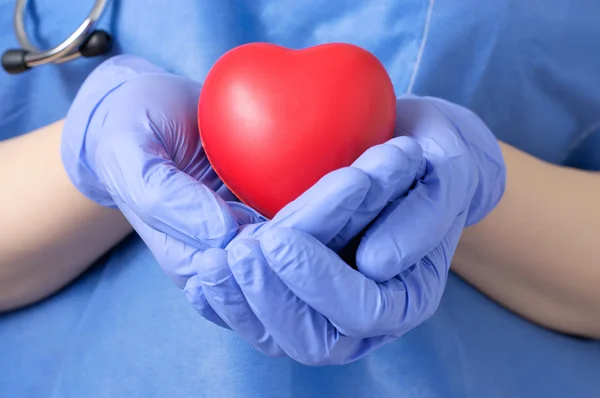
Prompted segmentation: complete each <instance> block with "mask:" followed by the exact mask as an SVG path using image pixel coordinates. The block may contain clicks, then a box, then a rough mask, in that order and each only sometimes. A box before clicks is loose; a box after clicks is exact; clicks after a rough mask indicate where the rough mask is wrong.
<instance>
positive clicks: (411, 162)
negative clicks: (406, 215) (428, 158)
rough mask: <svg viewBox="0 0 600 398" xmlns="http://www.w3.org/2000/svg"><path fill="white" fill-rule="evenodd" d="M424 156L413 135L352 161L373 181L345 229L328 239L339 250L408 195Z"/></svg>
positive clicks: (373, 148) (398, 139) (422, 169)
mask: <svg viewBox="0 0 600 398" xmlns="http://www.w3.org/2000/svg"><path fill="white" fill-rule="evenodd" d="M424 166H425V160H424V158H423V151H422V149H421V147H420V146H419V144H418V143H417V142H416V141H415V140H414V139H412V138H410V137H396V138H394V139H392V140H390V141H388V142H387V143H385V144H382V145H377V146H374V147H372V148H370V149H368V150H367V151H366V152H365V153H364V154H363V155H362V156H361V157H360V158H358V159H357V160H356V161H355V162H354V163H353V165H352V167H355V168H357V169H360V170H362V171H364V172H365V173H366V174H367V176H368V177H369V179H370V181H371V186H370V189H369V191H368V193H367V195H366V197H365V199H364V200H363V202H362V203H361V204H360V206H359V207H358V208H357V209H356V211H355V212H354V214H353V215H352V217H350V220H349V221H348V223H346V225H345V226H344V227H343V228H342V230H341V231H340V232H339V234H337V235H336V236H335V238H334V239H333V240H332V241H331V242H330V243H329V245H328V246H329V247H330V248H331V249H332V250H334V251H338V250H340V249H341V248H343V247H344V246H346V245H347V244H348V242H349V241H350V240H351V239H352V238H353V237H355V236H357V235H358V234H359V233H360V232H361V231H362V230H363V229H364V228H365V227H366V226H367V225H368V224H369V223H370V222H372V221H373V219H375V217H376V216H377V215H378V214H379V212H380V211H381V210H382V209H383V208H384V207H385V206H386V205H387V204H388V203H389V202H392V201H394V200H396V199H398V198H399V197H400V196H402V195H405V194H406V192H407V191H408V190H409V189H410V187H411V186H412V185H413V184H414V182H415V180H416V179H417V178H419V175H418V174H419V173H421V174H422V173H423V171H424Z"/></svg>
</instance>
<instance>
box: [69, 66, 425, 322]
mask: <svg viewBox="0 0 600 398" xmlns="http://www.w3.org/2000/svg"><path fill="white" fill-rule="evenodd" d="M200 89H201V85H200V84H198V83H197V82H194V81H191V80H188V79H185V78H181V77H178V76H174V75H172V74H168V73H167V72H165V71H164V70H162V69H160V68H158V67H156V66H154V65H152V64H150V63H148V62H147V61H145V60H142V59H140V58H136V57H131V56H119V57H115V58H112V59H110V60H108V61H106V62H104V63H103V64H101V65H100V66H99V67H98V68H96V69H95V70H94V72H93V73H92V74H91V75H90V76H89V77H88V79H87V80H86V81H85V82H84V84H83V86H82V87H81V89H80V91H79V92H78V94H77V96H76V98H75V101H74V103H73V105H72V106H71V108H70V110H69V113H68V115H67V118H66V121H65V127H64V133H63V142H62V158H63V163H64V165H65V168H66V170H67V173H68V174H69V176H70V178H71V180H72V181H73V183H74V185H75V186H76V187H77V188H78V189H79V190H80V191H81V192H82V193H83V194H84V195H86V196H87V197H88V198H90V199H91V200H93V201H95V202H97V203H99V204H102V205H104V206H109V207H118V208H119V209H120V210H121V211H122V212H123V214H124V215H125V216H126V217H127V219H128V220H129V222H130V223H131V225H132V226H133V228H134V229H135V230H136V232H137V233H138V234H139V235H140V236H141V238H142V239H143V240H144V242H145V243H146V244H147V246H148V247H149V248H150V250H151V251H152V253H153V255H154V256H155V258H156V259H157V261H158V263H159V264H160V266H161V267H162V268H163V269H164V271H165V272H166V273H167V274H168V275H169V276H170V277H171V278H172V279H173V281H174V282H175V283H176V285H177V286H179V287H180V288H183V287H184V286H186V285H188V287H189V286H197V278H196V272H197V270H198V269H203V261H204V260H203V258H202V255H201V254H202V253H203V251H204V250H206V249H208V248H223V247H225V246H226V245H227V244H228V243H229V241H230V240H231V239H232V238H233V237H234V236H235V235H236V234H237V233H238V231H239V229H240V227H241V226H245V225H251V227H250V228H244V229H243V231H245V233H248V231H251V230H252V229H253V228H257V227H258V226H262V227H263V228H262V229H263V230H266V229H267V228H265V226H264V222H265V221H266V220H265V219H264V217H262V216H261V215H259V214H257V213H256V212H254V211H253V210H252V209H249V208H248V207H246V206H244V205H242V204H240V203H238V202H236V201H234V199H235V198H234V197H233V195H231V194H230V192H229V191H228V190H227V189H226V188H225V187H224V186H223V184H222V183H221V181H220V180H219V179H218V178H217V176H216V174H215V173H214V171H213V170H212V168H211V167H210V164H209V163H208V160H207V159H206V157H205V155H204V152H203V150H202V145H201V142H200V140H199V134H198V129H197V119H196V114H197V112H196V109H197V101H198V97H199V93H200ZM420 165H424V161H423V158H422V152H421V149H420V147H419V145H417V144H416V142H415V141H414V140H412V139H410V138H407V137H403V138H398V139H395V140H394V141H393V142H391V143H389V144H385V145H380V146H377V147H374V148H371V149H370V150H369V151H367V152H366V153H365V154H364V155H363V156H362V157H361V158H360V159H358V160H357V161H356V162H355V164H354V165H353V167H351V168H346V169H342V170H338V171H336V172H335V173H333V174H332V175H328V176H326V177H325V179H324V180H323V181H324V182H323V181H322V182H320V183H319V184H317V185H316V186H315V187H313V188H312V189H311V190H309V191H308V192H307V193H306V194H305V195H302V196H301V197H300V198H299V199H298V200H296V201H295V202H293V203H291V204H290V205H288V206H287V207H286V208H285V209H284V211H282V212H281V213H280V214H279V216H278V217H276V218H275V219H274V220H273V222H272V223H270V224H269V225H274V226H282V227H288V228H295V229H296V230H298V231H305V232H306V233H309V234H312V235H314V236H317V237H319V239H321V241H323V242H327V243H328V244H329V247H332V248H334V249H339V248H341V247H343V246H344V245H346V243H347V242H348V241H349V240H350V239H351V238H352V236H354V235H356V234H357V233H358V232H359V231H360V230H362V229H363V228H364V227H366V225H367V224H368V223H369V222H371V221H372V220H373V219H374V218H375V216H376V215H377V214H378V213H379V212H380V211H381V210H382V209H383V207H384V206H385V205H386V204H387V203H388V202H390V201H393V200H395V199H397V198H398V197H399V196H401V195H402V194H404V193H405V192H406V191H407V190H408V188H409V187H410V186H411V185H412V184H413V181H414V180H415V178H416V175H417V173H418V170H419V166H420ZM357 190H358V191H357ZM215 191H216V192H215ZM226 199H232V200H230V201H227V200H226ZM323 220H329V221H332V226H333V225H338V224H340V223H339V222H337V223H336V222H335V220H343V223H342V227H340V228H337V229H336V228H333V229H332V226H329V225H328V223H324V222H323ZM186 293H187V295H186V296H187V297H188V298H189V300H190V301H191V302H192V303H193V305H194V306H195V308H196V309H197V310H198V311H199V312H200V314H202V315H203V316H204V317H205V318H207V319H208V320H210V321H212V322H214V323H216V324H218V325H220V326H223V327H227V324H226V323H225V322H223V321H222V319H221V318H220V317H219V316H218V315H217V314H216V313H215V312H214V310H213V309H212V308H211V306H210V305H209V304H208V302H207V301H206V299H205V297H204V294H203V292H202V290H201V289H198V288H194V289H190V288H188V289H187V290H186Z"/></svg>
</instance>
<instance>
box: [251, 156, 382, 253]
mask: <svg viewBox="0 0 600 398" xmlns="http://www.w3.org/2000/svg"><path fill="white" fill-rule="evenodd" d="M370 188H371V181H370V179H369V177H368V175H367V174H366V173H365V172H364V171H362V170H360V169H357V168H353V167H345V168H341V169H338V170H334V171H332V172H331V173H328V174H326V175H325V176H324V177H323V178H321V179H320V180H319V181H318V182H317V183H316V184H315V185H313V186H312V187H311V188H309V189H308V190H306V191H305V192H304V193H303V194H302V195H300V196H299V197H298V198H297V199H296V200H294V201H293V202H291V203H290V204H288V205H287V206H285V207H284V208H283V209H282V210H281V211H279V212H278V213H277V214H276V215H275V217H273V219H272V220H271V221H269V222H267V223H266V224H265V225H263V226H262V227H261V228H260V229H258V230H257V231H256V233H255V234H254V236H259V235H260V234H262V233H264V232H265V231H266V230H268V229H270V228H274V227H289V228H295V229H298V230H300V231H304V232H306V233H308V234H311V235H312V236H314V237H315V238H317V239H318V240H319V241H320V242H323V243H324V244H327V243H329V242H330V241H331V240H332V239H333V238H334V237H335V236H336V235H337V234H338V233H339V232H340V231H341V230H342V229H343V228H344V226H345V225H346V224H347V223H348V220H350V218H351V217H352V216H353V215H354V213H355V212H356V209H357V208H358V207H359V206H360V205H361V203H362V202H363V201H364V199H365V197H366V195H367V194H368V192H369V189H370Z"/></svg>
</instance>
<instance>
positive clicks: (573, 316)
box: [452, 143, 600, 338]
mask: <svg viewBox="0 0 600 398" xmlns="http://www.w3.org/2000/svg"><path fill="white" fill-rule="evenodd" d="M501 147H502V151H503V154H504V158H505V162H506V166H507V180H506V181H507V185H506V191H505V194H504V196H503V198H502V200H501V202H500V204H499V205H498V206H497V207H496V208H495V209H494V211H492V212H491V213H490V214H489V215H488V216H487V217H486V218H485V219H484V220H482V221H481V222H480V223H478V224H476V225H474V226H472V227H469V228H466V229H465V230H464V232H463V235H462V237H461V241H460V244H459V247H458V249H457V252H456V254H455V256H454V259H453V265H452V269H453V270H454V271H456V272H457V273H458V274H459V275H460V276H461V277H462V278H464V279H465V280H466V281H468V282H469V283H471V284H472V285H474V286H475V287H476V288H478V289H479V290H481V291H482V292H483V293H484V294H486V295H488V296H489V297H490V298H492V299H494V300H496V301H497V302H499V303H500V304H502V305H504V306H505V307H507V308H508V309H510V310H512V311H514V312H516V313H518V314H520V315H522V316H523V317H525V318H527V319H529V320H531V321H533V322H535V323H537V324H540V325H542V326H545V327H548V328H551V329H554V330H557V331H560V332H563V333H567V334H573V335H578V336H581V337H588V338H600V289H599V288H598V286H600V249H599V247H600V202H599V201H598V200H599V199H598V198H600V173H598V172H589V171H583V170H577V169H572V168H567V167H561V166H557V165H552V164H549V163H545V162H543V161H541V160H538V159H536V158H534V157H532V156H530V155H528V154H526V153H524V152H521V151H519V150H517V149H515V148H513V147H511V146H509V145H506V144H502V143H501Z"/></svg>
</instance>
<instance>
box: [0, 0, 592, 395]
mask: <svg viewBox="0 0 600 398" xmlns="http://www.w3.org/2000/svg"><path fill="white" fill-rule="evenodd" d="M91 3H92V2H91V1H89V2H88V1H79V2H71V1H66V0H54V1H52V2H50V1H44V2H42V1H37V2H33V4H34V5H35V7H34V6H30V7H29V9H30V13H31V14H32V16H31V18H30V20H29V21H28V22H29V27H30V32H31V34H32V35H33V37H35V38H36V40H37V41H38V43H39V44H40V45H49V44H53V43H54V44H55V43H57V42H58V41H60V40H62V39H64V38H65V37H66V36H67V35H68V34H70V33H71V32H72V31H73V30H74V29H75V28H76V26H77V25H78V24H79V23H81V21H82V20H83V18H84V17H85V16H86V14H87V12H88V11H89V9H90V7H91ZM113 3H114V4H113V6H112V8H111V9H110V11H109V14H108V15H106V17H105V18H104V20H103V25H104V27H105V28H106V29H108V30H110V31H111V32H112V33H113V34H114V35H115V36H116V40H117V44H118V46H117V48H116V52H118V53H130V54H136V55H140V56H143V57H145V58H147V59H149V60H151V61H153V62H155V63H157V64H159V65H162V66H163V67H166V68H168V69H169V70H171V71H173V72H176V73H179V74H183V75H187V76H190V77H192V78H195V79H198V80H202V78H203V77H204V76H205V74H206V73H207V71H208V69H209V68H210V66H211V65H212V64H213V62H214V61H215V60H216V59H217V58H218V57H219V56H220V55H221V54H223V52H224V51H226V50H228V49H230V48H232V47H234V46H237V45H239V44H242V43H245V42H249V41H270V42H274V43H278V44H281V45H285V46H289V47H294V48H300V47H305V46H309V45H313V44H317V43H322V42H328V41H345V42H352V43H355V44H358V45H361V46H363V47H365V48H367V49H369V50H370V51H372V52H373V53H374V54H376V55H377V56H378V57H379V58H380V59H381V61H382V62H383V63H384V64H385V66H386V68H387V69H388V72H389V73H390V76H391V77H392V79H393V82H394V85H395V88H396V91H397V93H402V92H406V91H412V92H415V93H417V94H427V95H434V96H439V97H443V98H447V99H449V100H451V101H454V102H457V103H459V104H463V105H465V106H467V107H470V108H471V109H473V110H474V111H476V112H477V113H478V114H479V115H481V116H482V118H483V119H484V120H485V121H486V122H487V123H488V124H489V125H490V127H491V128H492V130H493V131H494V132H495V133H496V134H497V135H498V137H499V138H501V139H502V140H504V141H506V142H508V143H510V144H513V145H515V146H517V147H519V148H521V149H523V150H525V151H527V152H529V153H531V154H533V155H535V156H538V157H540V158H542V159H545V160H548V161H550V162H554V163H561V164H568V165H571V166H575V167H580V168H587V169H600V156H598V153H600V111H599V110H600V78H599V77H600V72H599V71H600V52H599V51H598V45H597V37H598V36H599V35H600V28H599V27H598V18H597V16H598V15H600V3H598V2H597V1H595V0H578V1H576V2H564V1H560V0H550V1H545V2H542V1H540V0H533V1H509V0H494V1H485V2H484V1H480V0H464V1H460V2H458V1H454V0H436V1H434V0H406V1H393V0H386V1H384V0H381V1H364V0H335V1H328V0H322V1H321V0H306V1H302V2H300V1H279V0H278V1H275V0H246V1H242V0H230V1H208V0H206V1H204V0H201V1H199V0H178V1H173V0H154V1H152V2H143V1H117V0H114V2H113ZM575 3H577V4H575ZM13 6H14V1H9V0H0V49H4V48H8V47H14V46H16V40H15V39H14V37H13V33H12V12H13ZM98 62H100V60H99V59H93V60H78V61H76V62H73V63H69V64H65V65H62V66H46V67H41V68H37V69H34V70H32V71H29V72H28V73H26V74H23V75H21V76H16V77H11V76H8V75H5V74H0V138H8V137H10V136H15V135H18V134H21V133H24V132H27V131H30V130H32V129H34V128H36V127H40V126H43V125H45V124H48V123H50V122H52V121H54V120H57V119H59V118H62V117H63V116H64V115H65V113H66V111H67V109H68V106H69V103H70V101H71V100H72V98H73V96H74V95H75V93H76V91H77V88H78V87H79V85H80V84H81V82H82V80H83V79H84V78H85V76H86V75H87V74H88V73H89V72H90V70H91V69H92V68H93V67H94V66H95V65H97V64H98ZM23 156H27V154H25V153H24V154H23ZM8 193H9V194H10V192H8ZM3 228H4V231H5V232H6V228H7V227H6V226H3ZM598 375H600V344H599V343H598V342H592V341H585V340H580V339H576V338H571V337H567V336H564V335H560V334H557V333H553V332H551V331H548V330H545V329H542V328H539V327H537V326H534V325H532V324H530V323H529V322H527V321H525V320H523V319H521V318H519V317H518V316H515V315H513V314H512V313H510V312H508V311H506V310H504V309H503V308H501V307H500V306H498V305H497V304H495V303H493V302H492V301H490V300H488V299H487V298H485V297H484V296H482V295H481V294H479V293H478V292H476V291H475V290H474V289H473V288H471V287H470V286H469V285H467V284H466V283H464V282H463V281H461V280H460V279H459V278H458V277H457V276H455V275H451V277H450V279H449V282H448V288H447V291H446V293H445V296H444V298H443V301H442V303H441V305H440V308H439V310H438V312H437V313H436V314H435V316H434V317H433V318H431V319H430V320H429V321H427V322H426V323H425V324H423V325H421V326H420V327H418V328H416V329H415V330H413V331H411V332H410V333H408V334H407V335H406V336H405V337H404V338H402V339H400V340H399V341H397V342H395V343H393V344H390V345H388V346H386V347H384V348H382V349H380V350H378V351H376V352H374V353H372V354H371V355H369V356H368V357H366V358H364V359H362V360H360V361H358V362H356V363H353V364H350V365H348V366H343V367H323V368H311V367H306V366H302V365H299V364H297V363H294V362H293V361H291V360H288V359H271V358H266V357H264V356H263V355H262V354H259V353H257V352H255V351H254V350H253V349H252V348H250V347H249V346H248V345H247V344H246V343H245V342H244V341H242V340H241V339H240V338H238V337H237V336H236V335H235V334H234V333H233V332H230V331H227V330H224V329H220V328H218V327H216V326H214V325H212V324H210V323H208V322H206V321H204V320H203V319H202V318H201V317H200V316H198V315H197V314H196V313H195V312H194V310H193V309H192V308H191V307H190V306H189V305H188V303H187V302H186V301H185V299H184V297H183V295H182V293H181V292H180V291H178V290H177V289H176V288H175V287H174V286H173V285H172V284H171V283H170V282H169V281H168V280H167V278H166V277H165V276H164V275H163V274H162V272H161V270H160V269H159V267H158V266H157V264H156V263H155V261H154V259H153V258H152V256H151V255H150V253H149V252H148V250H147V249H146V248H145V246H144V245H143V243H142V242H141V241H140V240H139V239H138V238H137V237H135V236H132V237H130V238H129V239H127V240H126V241H125V242H123V243H122V244H121V245H119V246H118V247H116V248H115V249H114V250H112V251H111V252H110V253H108V255H107V256H106V257H105V258H103V259H102V260H100V261H99V262H98V264H96V265H95V266H94V267H93V268H92V269H91V270H90V271H89V272H87V273H86V274H85V275H84V276H82V277H81V278H80V279H79V280H77V281H75V282H74V283H73V284H71V285H70V286H68V287H67V288H65V289H64V290H63V291H61V292H59V293H58V294H56V295H55V296H53V297H51V298H49V299H47V300H45V301H44V302H42V303H39V304H37V305H35V306H32V307H30V308H26V309H23V310H19V311H15V312H13V313H9V314H5V315H1V316H0V396H1V397H11V398H20V397H28V398H29V397H61V398H71V397H73V398H75V397H77V398H79V397H89V398H95V397H180V396H193V397H219V398H224V397H261V398H262V397H264V398H267V397H276V398H287V397H290V398H291V397H369V398H371V397H444V398H452V397H477V398H479V397H486V398H494V397H542V396H543V397H564V396H568V397H599V396H600V383H598Z"/></svg>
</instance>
